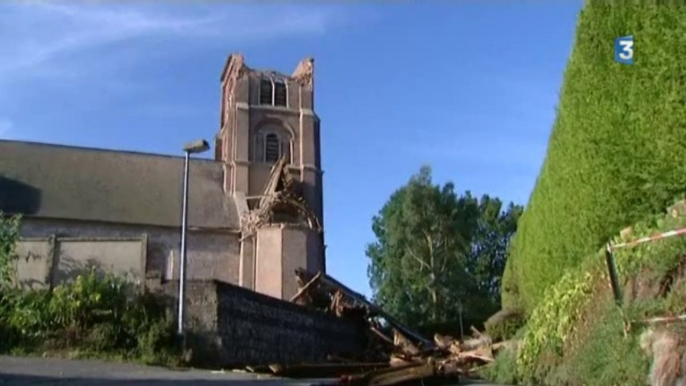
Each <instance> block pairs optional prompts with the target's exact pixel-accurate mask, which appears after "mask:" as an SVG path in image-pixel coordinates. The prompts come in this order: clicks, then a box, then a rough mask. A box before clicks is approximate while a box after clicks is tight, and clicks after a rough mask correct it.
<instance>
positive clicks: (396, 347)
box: [247, 270, 512, 386]
mask: <svg viewBox="0 0 686 386" xmlns="http://www.w3.org/2000/svg"><path fill="white" fill-rule="evenodd" d="M296 277H297V282H298V284H299V288H300V289H299V291H298V292H297V294H296V295H295V296H293V298H292V299H291V301H292V302H293V303H296V304H298V305H300V306H304V307H307V308H310V309H313V310H318V311H320V312H324V313H327V314H330V315H334V316H336V317H337V318H342V319H346V320H349V321H353V322H354V323H355V324H357V325H359V326H360V327H361V328H360V331H363V333H364V334H365V336H364V339H363V341H364V342H366V350H364V351H363V352H362V353H361V354H360V355H357V356H352V357H351V356H347V357H346V356H340V355H335V354H334V353H331V354H330V355H329V356H328V357H327V359H328V361H327V362H326V363H312V364H305V363H303V364H297V365H294V364H271V365H259V366H248V367H247V370H248V371H251V372H258V373H269V374H273V375H277V376H283V377H291V378H300V377H302V378H337V381H335V382H333V384H334V385H374V386H386V385H397V384H404V383H407V382H411V381H419V380H421V381H441V380H452V381H455V380H456V379H458V378H459V377H461V376H464V377H471V376H473V375H475V374H476V372H477V371H478V370H479V369H481V368H482V367H483V366H486V365H488V364H489V363H491V362H493V360H494V354H495V353H496V352H497V351H498V350H500V349H502V348H504V347H507V346H508V345H510V344H512V342H499V343H494V342H493V341H492V339H491V338H490V337H489V336H487V335H485V334H482V333H481V332H479V331H478V330H477V329H475V328H474V327H472V328H471V329H472V332H473V337H471V338H469V339H464V340H462V341H460V340H457V339H455V338H452V337H450V336H441V335H438V334H437V335H435V336H434V339H433V340H429V339H427V338H425V337H423V336H421V335H420V334H418V333H417V332H415V331H413V330H412V329H410V328H408V327H407V326H404V325H403V324H402V323H400V322H398V321H397V320H395V319H394V318H393V317H392V316H391V315H388V314H387V313H386V312H384V311H383V310H382V309H381V308H379V307H378V306H376V305H375V304H373V303H371V302H370V301H368V300H367V299H366V298H365V297H364V296H362V295H361V294H359V293H357V292H355V291H353V290H351V289H350V288H348V287H346V286H345V285H343V284H342V283H340V282H338V281H337V280H336V279H334V278H332V277H331V276H328V275H326V274H325V273H322V272H320V273H317V274H316V275H311V274H309V273H307V272H306V271H304V270H297V271H296Z"/></svg>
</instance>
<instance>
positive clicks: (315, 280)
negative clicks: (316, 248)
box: [291, 272, 322, 302]
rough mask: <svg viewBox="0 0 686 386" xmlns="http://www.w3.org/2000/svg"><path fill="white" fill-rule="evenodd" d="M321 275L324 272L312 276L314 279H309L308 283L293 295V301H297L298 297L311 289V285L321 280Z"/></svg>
mask: <svg viewBox="0 0 686 386" xmlns="http://www.w3.org/2000/svg"><path fill="white" fill-rule="evenodd" d="M321 275H322V273H321V272H319V273H318V274H316V275H315V276H314V277H313V278H312V280H310V281H308V282H307V284H305V285H304V286H303V287H302V288H301V289H300V290H299V291H298V293H296V294H295V295H293V297H291V302H295V301H296V300H298V298H300V297H301V296H302V295H303V294H304V293H305V292H307V290H309V289H310V287H312V286H313V285H314V284H315V283H316V282H317V281H319V278H320V277H321Z"/></svg>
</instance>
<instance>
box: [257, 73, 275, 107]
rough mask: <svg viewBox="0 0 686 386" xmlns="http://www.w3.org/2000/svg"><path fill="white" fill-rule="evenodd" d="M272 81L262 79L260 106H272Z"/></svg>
mask: <svg viewBox="0 0 686 386" xmlns="http://www.w3.org/2000/svg"><path fill="white" fill-rule="evenodd" d="M272 91H273V90H272V81H271V80H270V79H262V81H261V82H260V104H262V105H271V104H272Z"/></svg>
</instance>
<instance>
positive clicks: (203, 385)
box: [0, 356, 495, 386]
mask: <svg viewBox="0 0 686 386" xmlns="http://www.w3.org/2000/svg"><path fill="white" fill-rule="evenodd" d="M324 381H325V380H315V379H311V380H293V379H279V378H273V377H265V376H259V375H255V374H249V373H240V372H220V371H208V370H196V369H185V370H173V369H167V368H163V367H153V366H142V365H136V364H130V363H117V362H103V361H85V360H78V361H77V360H68V359H57V358H25V357H8V356H0V385H1V386H19V385H22V386H65V385H75V386H86V385H89V386H90V385H93V386H114V385H117V386H120V385H121V386H143V385H151V386H190V385H197V386H215V385H217V386H218V385H220V384H224V385H226V384H227V383H230V384H229V385H228V386H244V385H245V386H248V385H250V386H277V385H278V386H309V385H313V384H320V383H322V382H324ZM459 384H460V385H479V386H495V385H489V384H486V383H481V382H460V383H459Z"/></svg>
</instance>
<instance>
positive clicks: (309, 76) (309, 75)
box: [293, 58, 314, 90]
mask: <svg viewBox="0 0 686 386" xmlns="http://www.w3.org/2000/svg"><path fill="white" fill-rule="evenodd" d="M293 78H295V80H297V81H298V83H300V84H301V85H302V86H304V87H306V88H307V89H309V90H312V89H313V88H314V59H312V58H305V59H303V60H302V61H301V62H300V63H298V67H296V68H295V71H293Z"/></svg>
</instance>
